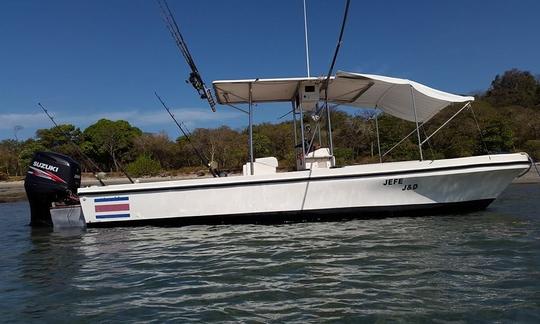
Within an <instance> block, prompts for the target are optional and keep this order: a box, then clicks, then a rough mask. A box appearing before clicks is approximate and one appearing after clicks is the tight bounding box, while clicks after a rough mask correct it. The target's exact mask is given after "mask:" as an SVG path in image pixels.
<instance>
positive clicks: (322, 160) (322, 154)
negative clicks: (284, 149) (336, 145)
mask: <svg viewBox="0 0 540 324" xmlns="http://www.w3.org/2000/svg"><path fill="white" fill-rule="evenodd" d="M334 165H336V160H335V158H334V156H332V155H331V154H330V150H329V149H328V148H327V147H322V148H320V149H317V150H315V151H313V152H309V153H308V154H307V155H306V169H329V168H331V167H333V166H334Z"/></svg>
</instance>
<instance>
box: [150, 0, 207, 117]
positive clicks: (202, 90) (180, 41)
mask: <svg viewBox="0 0 540 324" xmlns="http://www.w3.org/2000/svg"><path fill="white" fill-rule="evenodd" d="M156 2H157V3H158V5H159V8H160V9H161V17H162V18H163V21H164V22H165V26H166V27H167V29H168V30H169V32H170V33H171V36H172V37H173V39H174V41H175V42H176V46H178V49H179V50H180V53H182V56H183V57H184V59H185V60H186V62H187V64H188V66H189V68H190V69H191V73H190V74H189V78H188V80H186V82H189V83H191V85H192V86H193V88H195V90H196V91H197V92H198V93H199V96H200V97H201V99H206V100H207V101H208V104H209V105H210V109H212V111H213V112H215V111H216V102H215V101H214V97H213V96H212V91H210V89H208V88H207V87H206V85H205V84H204V81H203V79H202V77H201V74H200V73H199V70H198V69H197V66H196V65H195V61H194V60H193V57H192V56H191V53H190V52H189V49H188V47H187V43H186V41H185V40H184V37H183V36H182V33H180V28H179V27H178V24H177V23H176V19H174V16H173V14H172V12H171V9H170V8H169V5H168V4H167V1H166V0H156Z"/></svg>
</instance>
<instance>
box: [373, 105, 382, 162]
mask: <svg viewBox="0 0 540 324" xmlns="http://www.w3.org/2000/svg"><path fill="white" fill-rule="evenodd" d="M375 109H377V107H375ZM375 130H376V131H377V149H378V150H379V162H380V163H382V155H381V140H380V137H379V115H377V111H376V110H375Z"/></svg>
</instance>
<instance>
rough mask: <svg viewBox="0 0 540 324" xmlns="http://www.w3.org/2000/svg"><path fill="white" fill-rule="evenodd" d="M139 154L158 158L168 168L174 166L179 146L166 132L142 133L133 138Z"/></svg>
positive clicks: (135, 148)
mask: <svg viewBox="0 0 540 324" xmlns="http://www.w3.org/2000/svg"><path fill="white" fill-rule="evenodd" d="M133 144H134V150H135V152H136V153H137V155H138V156H140V155H147V156H149V157H150V158H152V159H154V160H157V161H159V162H160V163H161V166H162V167H164V168H166V169H171V168H174V167H175V166H176V165H177V163H176V160H177V159H178V153H179V147H178V145H176V144H175V143H174V142H172V141H171V140H170V139H169V136H167V134H165V133H158V134H148V133H145V134H142V135H141V136H138V137H136V138H134V140H133Z"/></svg>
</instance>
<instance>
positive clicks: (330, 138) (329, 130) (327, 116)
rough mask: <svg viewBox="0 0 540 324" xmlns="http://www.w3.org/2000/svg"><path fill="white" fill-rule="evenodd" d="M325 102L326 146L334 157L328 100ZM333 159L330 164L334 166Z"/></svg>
mask: <svg viewBox="0 0 540 324" xmlns="http://www.w3.org/2000/svg"><path fill="white" fill-rule="evenodd" d="M326 91H328V85H327V86H326ZM325 104H326V119H327V123H328V126H327V127H328V144H329V145H328V146H330V156H332V157H334V143H333V142H332V121H331V120H330V106H329V105H328V101H326V102H325ZM334 161H335V160H334V159H332V161H331V162H330V163H331V166H332V167H335V163H334Z"/></svg>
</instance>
